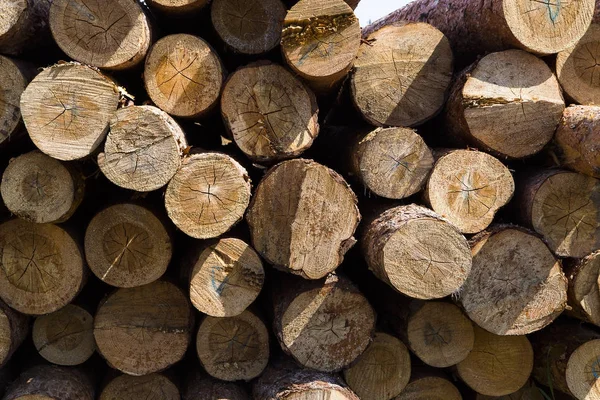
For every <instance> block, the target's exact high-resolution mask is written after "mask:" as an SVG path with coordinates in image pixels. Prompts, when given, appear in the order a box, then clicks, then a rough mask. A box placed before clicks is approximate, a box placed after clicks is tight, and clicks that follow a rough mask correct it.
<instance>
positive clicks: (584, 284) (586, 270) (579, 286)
mask: <svg viewBox="0 0 600 400" xmlns="http://www.w3.org/2000/svg"><path fill="white" fill-rule="evenodd" d="M563 264H564V265H565V274H566V275H567V279H568V280H569V289H568V292H567V294H568V300H569V306H570V307H571V310H569V314H570V315H572V316H575V317H577V318H579V319H581V320H583V321H586V322H590V323H592V324H594V325H597V326H600V283H599V282H600V251H595V252H594V253H592V254H590V255H588V256H587V257H584V258H582V259H579V260H565V262H564V263H563Z"/></svg>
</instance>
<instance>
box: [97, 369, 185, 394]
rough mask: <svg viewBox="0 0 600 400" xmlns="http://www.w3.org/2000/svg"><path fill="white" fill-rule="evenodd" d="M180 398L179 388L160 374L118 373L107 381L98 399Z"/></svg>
mask: <svg viewBox="0 0 600 400" xmlns="http://www.w3.org/2000/svg"><path fill="white" fill-rule="evenodd" d="M151 399H156V400H158V399H160V400H180V399H181V396H180V394H179V389H178V388H177V386H175V384H173V382H171V380H170V379H169V378H167V377H166V376H164V375H161V374H156V373H155V374H149V375H144V376H131V375H120V376H118V377H116V378H114V379H113V380H112V381H110V382H109V383H108V385H106V386H105V387H104V389H103V390H102V392H101V393H100V397H99V400H151Z"/></svg>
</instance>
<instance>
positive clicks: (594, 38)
mask: <svg viewBox="0 0 600 400" xmlns="http://www.w3.org/2000/svg"><path fill="white" fill-rule="evenodd" d="M596 22H599V21H596ZM599 46H600V24H598V23H592V24H591V25H590V27H589V29H588V30H587V33H586V34H585V35H584V36H583V37H582V38H581V40H579V41H578V42H577V44H576V45H575V46H573V47H570V48H568V49H566V50H563V51H561V52H560V53H558V54H557V55H556V75H557V77H558V81H559V82H560V85H561V86H562V88H563V90H564V91H565V94H566V95H567V96H569V97H570V98H571V99H573V100H574V101H575V102H576V103H578V104H584V105H592V104H595V105H600V69H598V68H599V67H600V65H599V64H598V63H597V62H596V60H597V59H598V58H599V57H600V47H599Z"/></svg>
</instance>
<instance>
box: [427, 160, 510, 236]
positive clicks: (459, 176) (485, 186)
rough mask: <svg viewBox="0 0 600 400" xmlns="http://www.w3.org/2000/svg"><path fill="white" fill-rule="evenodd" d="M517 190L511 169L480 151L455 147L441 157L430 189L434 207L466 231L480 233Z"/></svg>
mask: <svg viewBox="0 0 600 400" xmlns="http://www.w3.org/2000/svg"><path fill="white" fill-rule="evenodd" d="M514 191H515V183H514V180H513V178H512V175H511V173H510V171H509V169H508V168H507V167H506V166H504V164H502V163H501V162H500V161H499V160H497V159H496V158H494V157H492V156H490V155H488V154H486V153H483V152H479V151H469V150H455V151H450V152H449V153H447V154H445V155H443V156H442V157H440V158H439V159H438V160H437V162H436V164H435V166H434V167H433V170H432V172H431V176H430V177H429V181H428V183H427V188H426V198H427V200H428V202H429V203H430V204H431V208H432V209H433V210H434V211H435V212H436V213H438V214H439V215H441V216H443V217H444V218H447V219H448V220H449V221H450V222H451V223H452V224H454V225H455V226H456V227H457V228H458V229H459V230H460V231H461V232H463V233H477V232H480V231H482V230H484V229H485V228H487V227H488V225H489V224H490V223H491V222H492V221H493V219H494V216H495V215H496V212H497V211H498V209H500V208H501V207H503V206H504V205H506V204H507V203H508V202H509V200H510V199H511V198H512V196H513V193H514Z"/></svg>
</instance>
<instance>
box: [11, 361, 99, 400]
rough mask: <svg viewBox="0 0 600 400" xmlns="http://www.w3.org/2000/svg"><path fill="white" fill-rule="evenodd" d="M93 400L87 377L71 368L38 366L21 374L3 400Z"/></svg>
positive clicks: (91, 388)
mask: <svg viewBox="0 0 600 400" xmlns="http://www.w3.org/2000/svg"><path fill="white" fill-rule="evenodd" d="M37 399H60V400H94V388H93V386H92V384H91V382H90V381H89V380H88V379H87V377H86V376H85V375H84V374H83V373H81V372H80V371H78V370H76V369H72V368H65V367H56V366H50V365H40V366H37V367H33V368H31V369H29V370H27V371H25V372H23V373H22V374H21V375H20V376H19V379H17V380H16V381H15V382H14V383H13V384H12V385H11V386H10V388H9V389H8V391H7V393H6V395H5V396H4V398H3V400H37Z"/></svg>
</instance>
